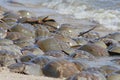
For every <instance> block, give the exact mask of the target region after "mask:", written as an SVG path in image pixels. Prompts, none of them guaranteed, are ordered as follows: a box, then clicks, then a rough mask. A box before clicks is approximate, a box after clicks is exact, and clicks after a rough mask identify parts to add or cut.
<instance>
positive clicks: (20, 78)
mask: <svg viewBox="0 0 120 80" xmlns="http://www.w3.org/2000/svg"><path fill="white" fill-rule="evenodd" d="M0 80H63V79H57V78H49V77H44V76H33V75H24V74H19V73H12V72H9V71H8V70H7V69H5V68H4V70H1V71H0Z"/></svg>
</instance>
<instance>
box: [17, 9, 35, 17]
mask: <svg viewBox="0 0 120 80" xmlns="http://www.w3.org/2000/svg"><path fill="white" fill-rule="evenodd" d="M17 13H18V14H19V15H20V18H24V17H26V18H31V17H33V16H35V14H33V13H32V12H30V11H27V10H19V11H18V12H17Z"/></svg>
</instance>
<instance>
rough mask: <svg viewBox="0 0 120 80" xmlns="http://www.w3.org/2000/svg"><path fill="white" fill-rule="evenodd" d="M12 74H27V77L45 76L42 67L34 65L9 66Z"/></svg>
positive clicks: (19, 64)
mask: <svg viewBox="0 0 120 80" xmlns="http://www.w3.org/2000/svg"><path fill="white" fill-rule="evenodd" d="M8 68H9V69H10V71H11V72H15V73H21V74H27V75H35V76H43V73H42V70H41V68H40V65H37V64H33V63H27V62H26V63H16V64H11V65H10V66H8Z"/></svg>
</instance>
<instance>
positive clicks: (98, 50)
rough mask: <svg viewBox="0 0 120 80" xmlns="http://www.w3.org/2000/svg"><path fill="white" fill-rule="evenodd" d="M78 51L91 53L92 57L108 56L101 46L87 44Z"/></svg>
mask: <svg viewBox="0 0 120 80" xmlns="http://www.w3.org/2000/svg"><path fill="white" fill-rule="evenodd" d="M79 50H84V51H87V52H89V53H91V54H92V55H94V56H109V54H108V51H107V49H104V48H102V47H101V46H98V45H95V44H93V43H88V44H85V45H83V46H81V47H80V48H79Z"/></svg>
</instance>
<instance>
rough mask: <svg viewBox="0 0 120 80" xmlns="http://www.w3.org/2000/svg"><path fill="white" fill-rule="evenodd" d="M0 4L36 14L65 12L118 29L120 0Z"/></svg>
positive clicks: (10, 0) (17, 0) (35, 0)
mask: <svg viewBox="0 0 120 80" xmlns="http://www.w3.org/2000/svg"><path fill="white" fill-rule="evenodd" d="M0 5H2V6H4V7H6V8H9V10H14V11H18V10H21V9H27V10H29V11H32V12H35V13H36V15H37V16H40V15H51V14H52V15H55V14H59V13H60V14H63V15H65V14H67V15H69V16H68V17H72V18H75V19H91V20H96V21H98V22H99V23H100V24H102V25H104V27H106V28H108V29H112V30H118V29H120V0H44V1H43V0H29V1H26V0H0ZM57 18H59V19H60V20H61V21H62V20H63V19H61V18H60V17H57ZM63 18H64V17H63ZM63 22H64V21H63Z"/></svg>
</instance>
